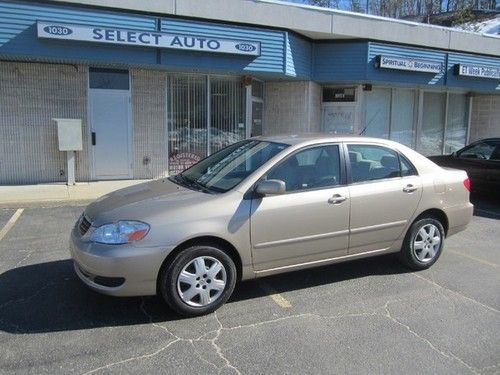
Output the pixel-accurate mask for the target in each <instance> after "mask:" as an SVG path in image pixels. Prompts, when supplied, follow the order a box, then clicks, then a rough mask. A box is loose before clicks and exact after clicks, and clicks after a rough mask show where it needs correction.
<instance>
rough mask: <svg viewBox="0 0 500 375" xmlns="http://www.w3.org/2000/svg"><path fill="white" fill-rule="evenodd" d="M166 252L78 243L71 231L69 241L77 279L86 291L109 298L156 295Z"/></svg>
mask: <svg viewBox="0 0 500 375" xmlns="http://www.w3.org/2000/svg"><path fill="white" fill-rule="evenodd" d="M170 250H171V249H165V248H160V247H153V248H142V247H135V246H133V245H129V244H126V245H104V244H97V243H93V242H89V241H84V240H82V239H81V238H80V236H79V235H78V234H77V233H76V232H75V231H74V230H73V231H72V233H71V239H70V253H71V257H72V258H73V260H74V267H75V272H76V274H77V275H78V277H79V278H80V279H81V280H82V281H83V283H85V284H86V285H87V286H88V287H89V288H91V289H93V290H95V291H97V292H99V293H103V294H107V295H112V296H145V295H154V294H156V282H157V276H158V272H159V270H160V267H161V265H162V263H163V261H164V259H165V258H166V257H167V255H168V253H169V251H170Z"/></svg>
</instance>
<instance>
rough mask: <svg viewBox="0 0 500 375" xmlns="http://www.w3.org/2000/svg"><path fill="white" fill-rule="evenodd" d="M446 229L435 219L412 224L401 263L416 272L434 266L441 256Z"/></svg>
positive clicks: (404, 244)
mask: <svg viewBox="0 0 500 375" xmlns="http://www.w3.org/2000/svg"><path fill="white" fill-rule="evenodd" d="M443 244H444V229H443V226H442V225H441V223H440V222H439V221H438V220H436V219H434V218H423V219H419V220H417V221H416V222H414V223H413V224H412V226H411V227H410V229H409V230H408V233H407V234H406V237H405V240H404V242H403V247H402V248H401V252H400V253H399V258H400V260H401V262H402V263H403V264H404V265H406V266H407V267H409V268H411V269H414V270H424V269H427V268H429V267H430V266H432V265H433V264H434V263H436V261H437V260H438V258H439V256H440V255H441V251H442V249H443Z"/></svg>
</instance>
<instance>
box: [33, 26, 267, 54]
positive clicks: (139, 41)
mask: <svg viewBox="0 0 500 375" xmlns="http://www.w3.org/2000/svg"><path fill="white" fill-rule="evenodd" d="M37 36H38V38H44V39H62V40H75V41H83V42H95V43H110V44H121V45H129V46H138V47H154V48H172V49H182V50H192V51H205V52H217V53H230V54H236V55H249V56H260V42H254V41H247V40H231V39H220V38H210V37H203V36H193V35H184V34H169V33H162V32H156V31H139V30H125V29H117V28H111V27H99V26H86V25H70V24H62V23H53V22H41V21H39V22H37Z"/></svg>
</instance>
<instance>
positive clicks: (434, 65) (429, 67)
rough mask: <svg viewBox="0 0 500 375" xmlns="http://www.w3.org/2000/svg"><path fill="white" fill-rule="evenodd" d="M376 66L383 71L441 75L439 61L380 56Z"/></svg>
mask: <svg viewBox="0 0 500 375" xmlns="http://www.w3.org/2000/svg"><path fill="white" fill-rule="evenodd" d="M376 66H377V67H378V68H383V69H397V70H408V71H412V72H422V73H441V71H442V69H443V67H442V64H441V63H440V62H439V61H431V60H417V59H406V58H402V57H394V56H385V55H378V56H377V62H376Z"/></svg>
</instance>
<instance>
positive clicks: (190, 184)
mask: <svg viewBox="0 0 500 375" xmlns="http://www.w3.org/2000/svg"><path fill="white" fill-rule="evenodd" d="M174 177H175V179H176V180H177V182H180V183H181V184H182V185H184V186H186V187H188V188H194V189H195V190H198V191H203V192H205V193H209V194H214V191H213V190H211V189H210V188H208V187H207V186H205V185H203V184H202V183H200V182H198V181H196V180H191V179H189V178H187V177H186V176H184V175H183V174H182V173H179V174H177V175H175V176H174Z"/></svg>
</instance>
